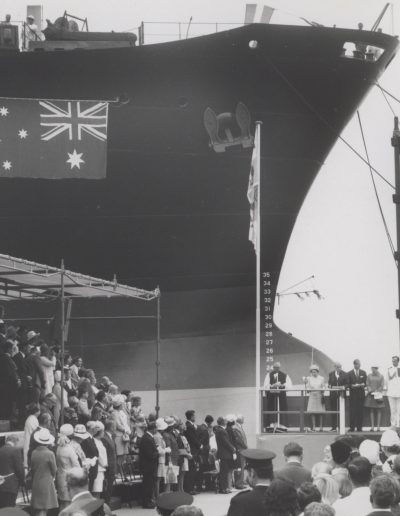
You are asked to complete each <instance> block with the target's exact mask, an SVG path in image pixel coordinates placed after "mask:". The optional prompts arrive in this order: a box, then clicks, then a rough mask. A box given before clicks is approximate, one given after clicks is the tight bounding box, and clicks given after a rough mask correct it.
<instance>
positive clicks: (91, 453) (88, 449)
mask: <svg viewBox="0 0 400 516" xmlns="http://www.w3.org/2000/svg"><path fill="white" fill-rule="evenodd" d="M81 448H82V450H83V453H84V454H85V455H86V457H87V458H88V459H92V458H93V457H98V456H99V450H98V449H97V446H96V443H95V441H94V439H93V437H91V436H90V437H88V438H87V439H84V440H83V441H82V442H81ZM97 473H98V462H96V465H95V466H92V467H91V468H90V469H89V491H91V490H92V488H93V482H94V479H95V478H96V477H97Z"/></svg>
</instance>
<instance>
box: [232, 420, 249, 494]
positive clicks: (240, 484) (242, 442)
mask: <svg viewBox="0 0 400 516" xmlns="http://www.w3.org/2000/svg"><path fill="white" fill-rule="evenodd" d="M243 423H244V417H243V416H242V414H238V415H237V416H236V421H235V424H234V425H233V427H232V430H233V435H234V436H235V446H236V450H237V453H238V461H239V464H240V474H239V478H238V479H237V481H236V488H237V489H244V488H245V487H246V486H245V483H244V467H245V465H246V459H245V458H244V457H243V454H242V452H243V451H244V450H247V437H246V433H245V431H244V429H243Z"/></svg>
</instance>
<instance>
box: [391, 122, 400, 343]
mask: <svg viewBox="0 0 400 516" xmlns="http://www.w3.org/2000/svg"><path fill="white" fill-rule="evenodd" d="M392 146H393V148H394V175H395V191H396V193H395V194H393V202H394V204H395V205H396V232H397V250H396V251H395V253H394V258H395V260H396V262H397V265H399V262H400V252H399V250H400V130H399V119H398V117H397V116H395V117H394V129H393V136H392ZM397 288H398V296H399V302H400V269H399V268H398V270H397ZM396 317H397V319H398V321H399V331H400V310H399V309H397V310H396ZM399 336H400V333H399ZM399 349H400V341H399Z"/></svg>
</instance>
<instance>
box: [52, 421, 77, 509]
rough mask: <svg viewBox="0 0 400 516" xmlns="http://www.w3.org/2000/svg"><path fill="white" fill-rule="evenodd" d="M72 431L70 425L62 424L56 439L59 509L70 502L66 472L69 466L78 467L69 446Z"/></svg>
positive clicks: (75, 456)
mask: <svg viewBox="0 0 400 516" xmlns="http://www.w3.org/2000/svg"><path fill="white" fill-rule="evenodd" d="M73 433H74V428H73V426H72V425H69V424H66V425H62V426H61V428H60V437H59V439H58V447H57V452H56V464H57V477H56V485H57V495H58V501H59V504H60V509H63V508H64V507H66V506H67V505H68V504H69V503H70V502H71V496H70V493H69V490H68V486H67V472H68V471H69V470H70V469H71V468H76V467H79V460H78V455H77V454H76V452H75V450H74V448H73V447H72V446H71V441H70V437H71V436H72V434H73Z"/></svg>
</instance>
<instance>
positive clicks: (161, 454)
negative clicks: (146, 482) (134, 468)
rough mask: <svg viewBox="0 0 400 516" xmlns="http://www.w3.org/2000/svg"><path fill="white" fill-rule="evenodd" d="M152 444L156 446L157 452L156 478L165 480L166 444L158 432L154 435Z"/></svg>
mask: <svg viewBox="0 0 400 516" xmlns="http://www.w3.org/2000/svg"><path fill="white" fill-rule="evenodd" d="M153 437H154V442H155V443H156V446H157V451H158V468H157V477H158V478H163V479H165V475H166V467H165V448H166V444H165V441H164V438H163V436H162V435H161V434H160V432H156V433H155V434H154V436H153Z"/></svg>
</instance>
